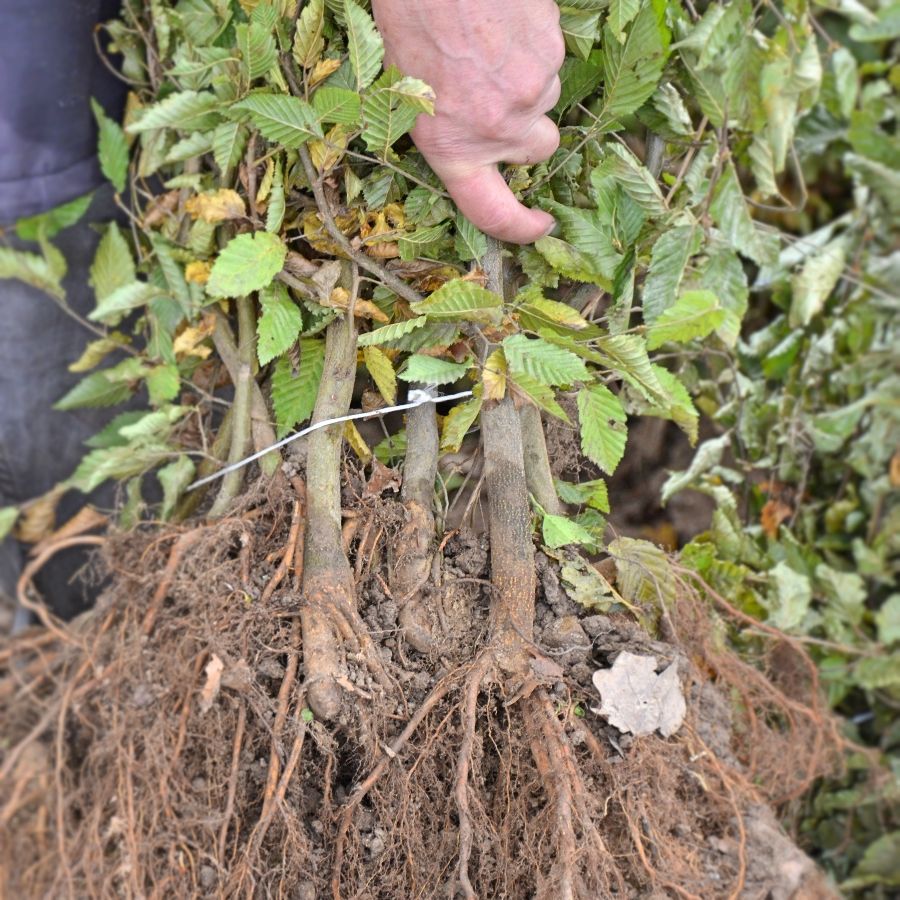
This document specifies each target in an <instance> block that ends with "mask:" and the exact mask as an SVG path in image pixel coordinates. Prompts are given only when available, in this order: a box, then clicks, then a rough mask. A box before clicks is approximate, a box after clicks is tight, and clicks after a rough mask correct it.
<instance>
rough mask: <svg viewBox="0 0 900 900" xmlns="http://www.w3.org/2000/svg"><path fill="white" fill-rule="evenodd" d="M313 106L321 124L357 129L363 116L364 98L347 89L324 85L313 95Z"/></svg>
mask: <svg viewBox="0 0 900 900" xmlns="http://www.w3.org/2000/svg"><path fill="white" fill-rule="evenodd" d="M312 105H313V109H314V110H315V112H316V115H317V116H318V118H319V121H320V122H329V123H333V124H337V125H352V126H354V127H355V126H357V125H359V122H360V118H361V116H362V97H360V96H359V94H358V93H357V92H356V91H349V90H347V89H346V88H341V87H333V86H331V85H327V84H326V85H323V86H322V87H320V88H319V89H318V90H317V91H316V92H315V93H314V94H313V98H312Z"/></svg>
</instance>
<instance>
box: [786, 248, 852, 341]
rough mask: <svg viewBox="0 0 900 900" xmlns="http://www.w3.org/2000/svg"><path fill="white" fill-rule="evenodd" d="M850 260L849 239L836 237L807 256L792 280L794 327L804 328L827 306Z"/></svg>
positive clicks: (790, 320) (790, 319)
mask: <svg viewBox="0 0 900 900" xmlns="http://www.w3.org/2000/svg"><path fill="white" fill-rule="evenodd" d="M846 262H847V242H846V241H845V240H844V239H843V238H837V239H835V240H833V241H831V242H830V243H829V244H826V245H825V247H824V248H823V249H822V250H820V251H819V252H818V253H814V254H812V255H811V256H809V257H807V259H806V262H804V264H803V268H802V269H801V270H800V272H799V273H798V274H797V275H795V276H794V277H793V279H792V280H791V287H792V288H793V292H792V296H791V311H790V315H789V318H788V322H789V324H790V326H791V328H805V327H806V326H807V325H809V323H810V322H811V321H812V320H813V319H814V318H815V316H817V315H818V314H819V313H820V312H821V311H822V309H823V308H824V306H825V301H826V300H827V299H828V298H829V297H830V296H831V292H832V291H833V290H834V288H835V287H836V285H837V283H838V281H839V280H840V277H841V275H843V273H844V266H845V264H846Z"/></svg>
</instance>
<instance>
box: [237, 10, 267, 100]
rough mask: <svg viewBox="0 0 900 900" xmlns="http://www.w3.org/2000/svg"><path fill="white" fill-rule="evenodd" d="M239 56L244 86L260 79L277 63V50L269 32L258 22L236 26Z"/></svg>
mask: <svg viewBox="0 0 900 900" xmlns="http://www.w3.org/2000/svg"><path fill="white" fill-rule="evenodd" d="M234 32H235V38H236V40H237V45H238V49H239V50H240V54H241V72H242V75H243V81H244V84H245V85H246V86H247V87H249V86H250V83H251V82H252V81H255V80H256V79H257V78H262V76H263V75H265V74H266V73H267V72H268V71H269V70H270V69H271V68H272V66H274V65H275V63H276V62H277V61H278V49H277V47H276V46H275V38H274V37H273V36H272V33H271V31H270V30H269V29H268V28H266V27H265V26H264V25H261V24H259V23H258V22H251V23H250V24H249V25H243V24H241V25H238V26H236V27H235V29H234Z"/></svg>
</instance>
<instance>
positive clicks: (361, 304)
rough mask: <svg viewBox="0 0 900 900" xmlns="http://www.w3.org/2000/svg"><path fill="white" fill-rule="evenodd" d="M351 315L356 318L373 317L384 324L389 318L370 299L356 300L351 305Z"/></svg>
mask: <svg viewBox="0 0 900 900" xmlns="http://www.w3.org/2000/svg"><path fill="white" fill-rule="evenodd" d="M353 315H354V316H356V318H358V319H374V320H375V321H376V322H381V323H382V324H384V325H386V324H387V323H388V322H390V318H389V317H388V316H386V315H385V314H384V313H383V312H382V311H381V310H380V309H379V308H378V307H377V306H376V305H375V304H374V303H373V302H372V301H371V300H357V301H356V306H354V307H353Z"/></svg>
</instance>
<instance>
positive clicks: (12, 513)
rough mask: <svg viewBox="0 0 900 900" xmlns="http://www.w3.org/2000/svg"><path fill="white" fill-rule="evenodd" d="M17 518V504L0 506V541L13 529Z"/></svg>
mask: <svg viewBox="0 0 900 900" xmlns="http://www.w3.org/2000/svg"><path fill="white" fill-rule="evenodd" d="M18 518H19V507H18V506H4V507H2V508H0V543H2V542H3V541H4V540H6V537H7V535H8V534H9V533H10V532H11V531H12V530H13V526H14V525H15V524H16V520H17V519H18Z"/></svg>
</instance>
